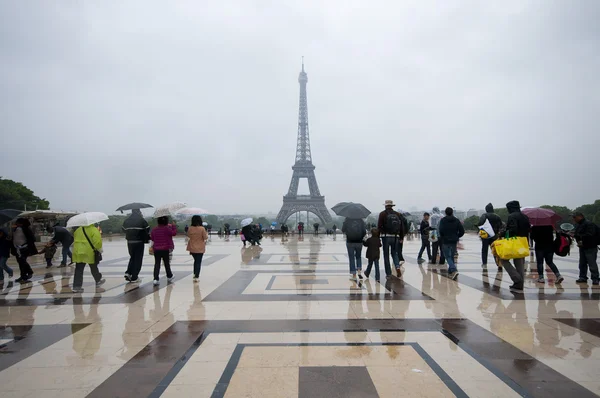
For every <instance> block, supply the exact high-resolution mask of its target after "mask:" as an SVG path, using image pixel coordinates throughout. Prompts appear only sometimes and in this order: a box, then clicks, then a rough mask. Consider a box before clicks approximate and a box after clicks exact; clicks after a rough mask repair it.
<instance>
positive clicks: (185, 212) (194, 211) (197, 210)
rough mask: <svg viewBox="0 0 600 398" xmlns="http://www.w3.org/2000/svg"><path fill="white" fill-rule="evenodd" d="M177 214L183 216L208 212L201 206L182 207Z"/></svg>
mask: <svg viewBox="0 0 600 398" xmlns="http://www.w3.org/2000/svg"><path fill="white" fill-rule="evenodd" d="M177 214H182V215H185V216H196V215H202V214H209V211H208V210H206V209H203V208H201V207H184V208H183V209H181V210H178V211H177Z"/></svg>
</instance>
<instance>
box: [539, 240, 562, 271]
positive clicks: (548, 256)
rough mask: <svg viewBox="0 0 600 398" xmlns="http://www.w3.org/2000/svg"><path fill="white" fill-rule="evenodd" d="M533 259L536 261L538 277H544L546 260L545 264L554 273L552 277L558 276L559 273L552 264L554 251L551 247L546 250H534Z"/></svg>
mask: <svg viewBox="0 0 600 398" xmlns="http://www.w3.org/2000/svg"><path fill="white" fill-rule="evenodd" d="M535 259H536V260H537V271H538V276H541V277H544V260H546V264H548V267H550V269H551V270H552V272H554V275H556V276H560V271H559V270H558V268H556V264H554V261H553V260H554V249H553V248H552V247H546V248H541V249H540V248H537V247H536V248H535Z"/></svg>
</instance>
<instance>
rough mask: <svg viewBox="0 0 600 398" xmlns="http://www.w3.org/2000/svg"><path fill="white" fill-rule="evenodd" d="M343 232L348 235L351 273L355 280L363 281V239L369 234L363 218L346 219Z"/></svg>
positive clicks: (347, 242) (347, 244) (347, 243)
mask: <svg viewBox="0 0 600 398" xmlns="http://www.w3.org/2000/svg"><path fill="white" fill-rule="evenodd" d="M342 232H343V233H345V234H346V248H347V249H348V260H349V262H350V273H351V274H352V278H351V279H353V280H356V278H357V275H358V279H362V278H363V276H362V274H361V273H362V259H361V251H362V247H363V238H364V237H365V235H366V234H367V227H366V225H365V222H364V220H363V219H362V218H346V219H345V220H344V224H343V225H342Z"/></svg>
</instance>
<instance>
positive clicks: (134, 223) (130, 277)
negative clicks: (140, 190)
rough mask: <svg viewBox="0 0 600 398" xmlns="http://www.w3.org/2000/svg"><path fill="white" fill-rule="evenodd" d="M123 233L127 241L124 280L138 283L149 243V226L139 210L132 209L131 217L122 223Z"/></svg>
mask: <svg viewBox="0 0 600 398" xmlns="http://www.w3.org/2000/svg"><path fill="white" fill-rule="evenodd" d="M122 228H123V231H124V232H125V239H126V240H127V250H128V251H129V264H128V265H127V271H125V279H126V280H127V281H128V282H131V283H138V282H139V281H140V280H139V274H140V271H141V270H142V262H143V260H144V251H145V245H146V243H148V242H149V241H150V226H149V225H148V222H147V221H146V220H145V219H144V216H143V215H142V211H141V210H140V209H132V210H131V215H130V216H129V217H127V218H126V219H125V221H123V227H122Z"/></svg>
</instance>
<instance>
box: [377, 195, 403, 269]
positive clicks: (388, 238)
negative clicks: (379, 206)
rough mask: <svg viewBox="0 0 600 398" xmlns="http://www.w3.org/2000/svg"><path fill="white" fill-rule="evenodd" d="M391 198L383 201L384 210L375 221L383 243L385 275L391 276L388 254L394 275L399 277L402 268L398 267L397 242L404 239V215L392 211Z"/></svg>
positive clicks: (392, 203)
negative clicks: (394, 271) (392, 263)
mask: <svg viewBox="0 0 600 398" xmlns="http://www.w3.org/2000/svg"><path fill="white" fill-rule="evenodd" d="M394 206H396V205H395V204H394V201H393V200H386V201H385V210H384V211H382V212H381V213H379V220H378V223H377V229H378V230H379V233H380V235H381V242H382V244H383V265H384V268H385V275H386V277H387V278H391V277H392V268H391V266H390V254H391V256H392V261H393V262H394V267H395V268H396V276H397V277H398V278H400V277H401V276H402V269H400V266H401V264H400V258H399V256H398V253H399V243H400V241H401V240H403V239H404V234H405V233H406V231H405V230H404V226H405V225H406V221H405V219H404V216H403V215H402V214H400V213H398V212H397V211H394Z"/></svg>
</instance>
